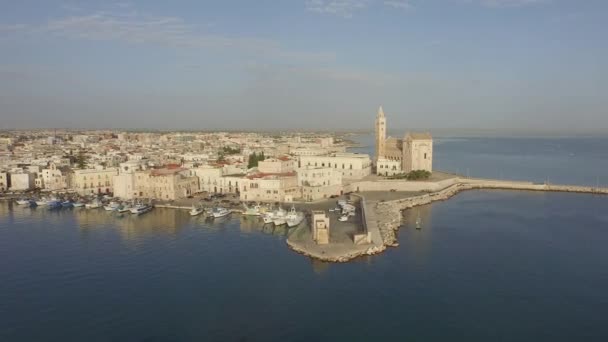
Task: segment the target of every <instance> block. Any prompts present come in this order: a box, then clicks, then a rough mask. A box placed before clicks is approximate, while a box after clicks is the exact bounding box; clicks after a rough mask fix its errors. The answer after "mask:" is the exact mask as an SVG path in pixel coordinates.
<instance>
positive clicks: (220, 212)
mask: <svg viewBox="0 0 608 342" xmlns="http://www.w3.org/2000/svg"><path fill="white" fill-rule="evenodd" d="M212 214H213V217H214V218H220V217H224V216H228V215H230V210H228V209H226V208H222V207H218V208H214V209H213V213H212Z"/></svg>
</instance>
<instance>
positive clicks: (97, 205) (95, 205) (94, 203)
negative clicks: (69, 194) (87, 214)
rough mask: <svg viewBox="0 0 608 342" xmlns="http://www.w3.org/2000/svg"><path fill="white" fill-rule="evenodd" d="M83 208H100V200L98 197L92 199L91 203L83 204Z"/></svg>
mask: <svg viewBox="0 0 608 342" xmlns="http://www.w3.org/2000/svg"><path fill="white" fill-rule="evenodd" d="M85 208H87V209H97V208H101V201H100V200H98V199H95V200H93V201H92V202H91V203H87V204H85Z"/></svg>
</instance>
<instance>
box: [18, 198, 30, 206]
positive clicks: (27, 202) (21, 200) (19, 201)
mask: <svg viewBox="0 0 608 342" xmlns="http://www.w3.org/2000/svg"><path fill="white" fill-rule="evenodd" d="M17 204H19V205H29V204H30V200H29V199H23V198H22V199H18V200H17Z"/></svg>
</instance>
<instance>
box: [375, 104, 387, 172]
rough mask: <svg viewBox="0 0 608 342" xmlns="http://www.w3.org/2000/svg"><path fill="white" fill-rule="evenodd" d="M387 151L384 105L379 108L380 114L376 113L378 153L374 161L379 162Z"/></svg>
mask: <svg viewBox="0 0 608 342" xmlns="http://www.w3.org/2000/svg"><path fill="white" fill-rule="evenodd" d="M385 151H386V117H385V116H384V111H383V110H382V106H380V108H378V115H376V155H375V156H374V162H375V163H376V162H378V159H379V158H383V157H384V154H385Z"/></svg>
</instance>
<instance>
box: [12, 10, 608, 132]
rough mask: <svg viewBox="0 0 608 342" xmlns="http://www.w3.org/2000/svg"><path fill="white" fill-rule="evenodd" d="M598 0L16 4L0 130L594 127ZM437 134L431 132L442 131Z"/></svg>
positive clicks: (604, 79) (601, 106)
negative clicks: (381, 118) (381, 116)
mask: <svg viewBox="0 0 608 342" xmlns="http://www.w3.org/2000/svg"><path fill="white" fill-rule="evenodd" d="M607 17H608V3H606V2H605V1H600V0H588V1H574V0H398V1H382V0H294V1H289V2H266V1H262V2H250V1H236V0H230V1H221V2H207V1H205V2H191V1H174V2H170V3H167V2H163V1H128V2H107V3H103V4H100V3H97V2H93V1H86V2H66V1H46V2H37V1H32V0H25V1H20V2H18V3H13V2H11V3H10V4H9V3H7V4H5V5H4V6H3V11H2V12H1V13H0V46H1V47H2V51H3V53H2V54H0V117H1V120H0V130H7V129H37V128H50V129H52V128H59V127H64V128H72V129H141V130H154V129H160V130H184V129H188V130H193V131H196V130H231V131H239V130H243V131H265V130H266V131H280V130H291V131H296V130H309V131H310V130H327V131H331V130H340V131H351V130H366V131H370V130H371V129H372V128H373V124H374V119H375V115H376V111H377V108H378V106H380V105H382V106H383V107H384V111H385V113H386V115H387V119H388V125H389V129H391V130H394V131H407V130H429V131H432V132H435V133H438V132H441V131H456V132H457V131H461V132H465V131H483V132H486V133H487V132H501V133H502V134H543V135H544V134H566V135H581V134H603V132H605V131H607V130H608V110H607V108H608V58H607V57H608V42H607V41H606V39H605V37H604V32H605V31H606V29H607V26H608V24H607V23H608V18H607ZM439 134H440V133H439Z"/></svg>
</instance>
